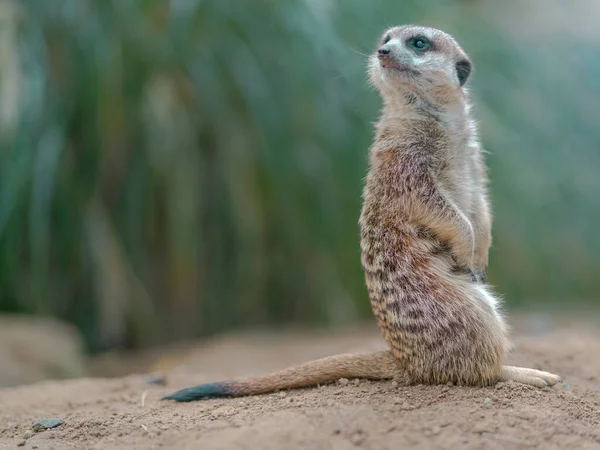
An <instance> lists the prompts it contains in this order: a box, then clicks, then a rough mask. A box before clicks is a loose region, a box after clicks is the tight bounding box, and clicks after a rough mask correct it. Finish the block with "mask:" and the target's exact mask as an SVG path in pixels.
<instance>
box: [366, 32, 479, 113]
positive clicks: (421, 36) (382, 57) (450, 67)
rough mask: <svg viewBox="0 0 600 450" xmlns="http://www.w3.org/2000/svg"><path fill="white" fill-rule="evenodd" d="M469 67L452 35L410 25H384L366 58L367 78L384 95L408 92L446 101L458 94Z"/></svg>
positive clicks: (467, 60) (467, 76) (470, 66)
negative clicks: (380, 36) (371, 51)
mask: <svg viewBox="0 0 600 450" xmlns="http://www.w3.org/2000/svg"><path fill="white" fill-rule="evenodd" d="M471 71H472V64H471V61H470V60H469V58H468V57H467V55H466V53H465V52H464V51H463V49H462V48H461V47H460V45H458V43H457V42H456V41H455V40H454V38H453V37H452V36H450V35H449V34H447V33H444V32H443V31H440V30H436V29H434V28H427V27H420V26H414V25H404V26H399V27H393V28H390V29H388V30H387V31H386V32H385V33H384V35H383V37H382V38H381V40H380V42H379V44H378V46H377V49H376V50H375V52H374V53H373V54H372V55H371V57H370V59H369V77H370V79H371V82H372V83H373V84H374V85H375V86H376V87H377V88H378V89H379V91H380V92H381V93H382V95H383V96H384V97H386V98H389V97H392V98H393V97H394V96H395V95H398V94H400V95H406V94H411V93H412V94H416V95H421V96H423V97H425V98H428V99H431V96H432V95H433V96H434V97H435V98H436V99H437V100H441V101H444V100H445V101H449V100H450V98H453V97H455V96H456V95H457V94H459V95H462V93H463V87H464V86H465V83H466V82H467V80H468V79H469V76H470V74H471Z"/></svg>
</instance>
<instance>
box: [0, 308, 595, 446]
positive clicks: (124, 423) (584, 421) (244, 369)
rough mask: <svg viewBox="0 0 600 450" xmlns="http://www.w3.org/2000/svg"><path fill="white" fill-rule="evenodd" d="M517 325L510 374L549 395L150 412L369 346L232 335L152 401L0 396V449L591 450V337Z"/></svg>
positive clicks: (441, 393)
mask: <svg viewBox="0 0 600 450" xmlns="http://www.w3.org/2000/svg"><path fill="white" fill-rule="evenodd" d="M536 320H537V319H536ZM517 322H518V323H519V324H520V326H519V327H518V328H521V329H523V328H525V329H527V330H529V332H528V333H516V337H515V344H516V349H515V352H514V354H513V355H511V358H510V363H512V364H517V365H525V366H528V367H534V368H543V369H545V370H549V371H551V372H556V373H558V374H560V375H562V376H563V377H564V378H565V384H564V385H563V386H561V387H560V388H553V389H544V390H538V389H534V388H530V387H527V386H522V385H518V384H514V383H501V384H499V385H497V386H496V387H494V388H469V387H457V386H413V387H403V386H398V385H396V383H394V382H391V381H390V382H387V381H386V382H370V381H358V380H348V381H347V382H346V381H345V380H343V381H342V382H337V383H333V384H329V385H324V386H320V387H317V388H313V389H299V390H292V391H286V392H279V393H274V394H270V395H264V396H257V397H247V398H239V399H226V400H209V401H204V402H198V403H189V404H178V403H170V402H163V401H160V400H159V398H160V396H161V395H162V394H163V392H164V391H165V390H169V391H171V390H174V389H178V388H180V387H183V386H187V385H190V384H196V383H198V382H203V381H208V380H217V379H220V378H221V377H229V376H241V375H251V374H257V373H262V372H265V371H269V370H274V369H279V368H282V367H285V366H287V365H289V364H294V363H298V362H302V361H305V360H307V359H312V358H315V357H320V356H323V355H324V354H331V353H337V352H341V351H349V350H365V349H368V348H375V347H381V346H382V343H381V341H380V339H379V336H378V334H377V331H376V330H375V329H374V328H373V327H367V328H360V329H355V330H347V331H345V332H341V333H333V332H332V333H318V334H314V333H310V334H302V333H291V334H281V333H277V334H263V335H256V334H255V335H241V336H240V335H237V336H232V337H231V336H230V337H226V338H223V339H216V340H213V341H212V342H210V343H208V344H207V345H204V346H203V347H201V348H198V349H197V350H195V351H192V352H188V353H187V354H188V358H189V359H187V360H186V362H185V363H184V364H182V365H180V366H178V367H176V368H174V369H173V370H172V371H171V373H170V374H169V377H168V379H167V381H168V384H167V386H166V387H161V386H156V385H149V384H146V383H144V378H143V377H142V376H128V377H124V378H117V379H79V380H71V381H54V382H43V383H38V384H35V385H30V386H20V387H14V388H7V389H3V390H0V405H1V408H0V448H23V447H24V448H38V449H57V450H60V449H74V448H75V449H79V448H81V449H104V448H111V449H132V448H139V449H154V448H157V449H158V448H177V449H261V450H263V449H277V450H280V449H300V448H302V449H305V448H308V449H315V450H316V449H324V450H325V449H327V450H329V449H332V450H334V449H357V448H358V449H399V448H417V449H437V448H439V449H456V448H461V449H520V448H523V449H531V448H540V449H559V448H561V449H564V448H572V449H600V378H599V377H598V374H599V373H600V335H599V334H598V332H597V331H596V330H595V329H593V327H585V326H582V325H581V324H580V323H577V322H576V323H556V322H552V321H548V320H545V321H541V322H540V321H539V320H537V321H536V322H532V321H531V320H529V319H522V320H520V321H517ZM513 323H514V322H513ZM55 417H57V418H62V419H64V421H65V423H64V424H62V425H60V426H58V427H56V428H54V429H51V430H46V431H42V432H38V433H33V436H32V437H29V436H30V435H31V433H28V434H27V437H28V439H27V440H25V439H24V436H25V433H26V432H27V430H28V429H29V428H30V427H31V425H32V424H33V423H34V422H36V421H38V420H40V419H42V418H55ZM18 444H21V445H23V447H17V445H18Z"/></svg>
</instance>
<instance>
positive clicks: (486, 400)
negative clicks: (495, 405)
mask: <svg viewBox="0 0 600 450" xmlns="http://www.w3.org/2000/svg"><path fill="white" fill-rule="evenodd" d="M483 406H486V407H488V408H489V407H490V406H492V399H491V398H489V397H486V398H485V400H484V401H483Z"/></svg>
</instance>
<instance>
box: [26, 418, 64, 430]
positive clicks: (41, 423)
mask: <svg viewBox="0 0 600 450" xmlns="http://www.w3.org/2000/svg"><path fill="white" fill-rule="evenodd" d="M63 423H65V421H64V420H62V419H42V420H38V421H37V422H36V423H34V424H33V425H32V426H31V429H32V430H33V431H35V432H38V431H44V430H48V429H50V428H56V427H58V426H59V425H62V424H63Z"/></svg>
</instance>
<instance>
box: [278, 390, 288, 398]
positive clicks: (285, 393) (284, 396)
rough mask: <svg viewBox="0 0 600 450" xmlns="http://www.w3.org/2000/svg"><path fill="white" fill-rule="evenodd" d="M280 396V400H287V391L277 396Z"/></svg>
mask: <svg viewBox="0 0 600 450" xmlns="http://www.w3.org/2000/svg"><path fill="white" fill-rule="evenodd" d="M277 395H278V396H279V398H286V397H287V392H285V391H281V392H280V393H279V394H277Z"/></svg>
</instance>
